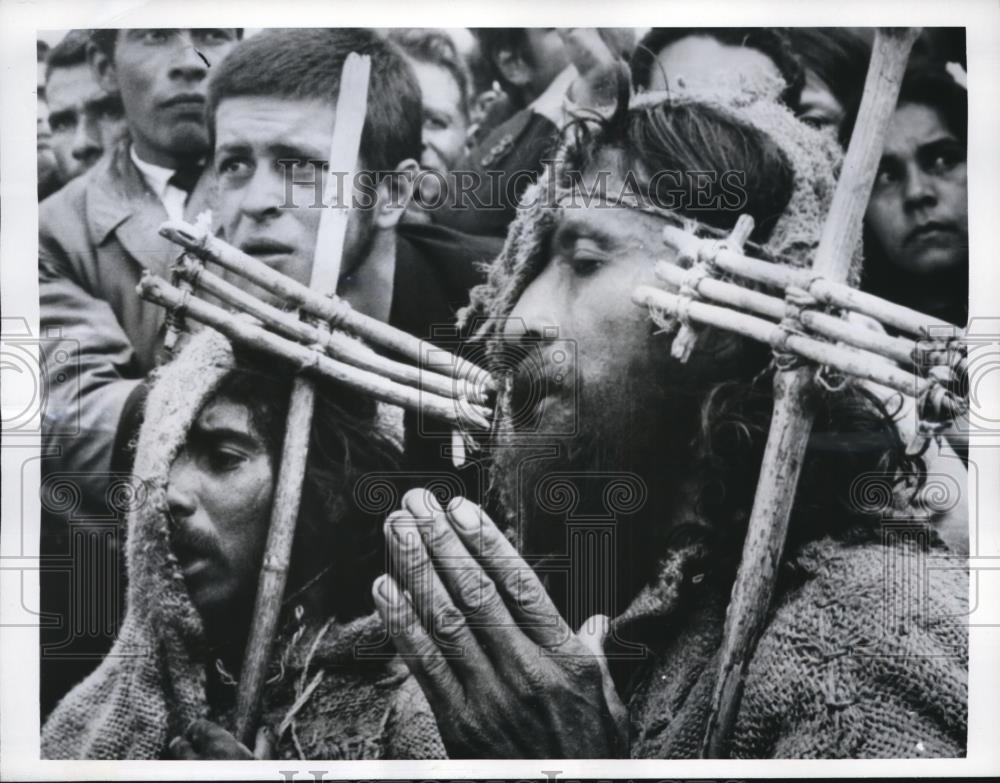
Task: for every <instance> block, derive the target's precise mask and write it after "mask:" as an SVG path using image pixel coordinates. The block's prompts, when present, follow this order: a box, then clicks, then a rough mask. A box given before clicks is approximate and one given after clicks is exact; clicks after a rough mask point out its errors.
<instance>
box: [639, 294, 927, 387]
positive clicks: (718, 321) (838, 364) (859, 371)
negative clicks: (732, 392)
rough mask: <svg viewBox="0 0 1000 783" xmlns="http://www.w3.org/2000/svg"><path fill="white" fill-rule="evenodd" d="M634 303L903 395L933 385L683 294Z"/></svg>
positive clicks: (874, 359)
mask: <svg viewBox="0 0 1000 783" xmlns="http://www.w3.org/2000/svg"><path fill="white" fill-rule="evenodd" d="M633 301H634V302H635V303H636V304H638V305H641V306H644V307H657V308H660V309H661V310H664V311H665V312H667V313H670V314H671V315H674V316H677V315H678V314H680V313H681V312H684V313H686V315H687V317H689V318H690V319H691V320H692V321H696V322H697V323H699V324H703V325H706V326H715V327H717V328H720V329H725V330H726V331H730V332H735V333H737V334H742V335H744V336H745V337H750V338H751V339H754V340H757V341H758V342H762V343H766V344H768V345H771V346H773V347H774V348H776V349H777V350H780V351H787V352H788V353H794V354H796V355H798V356H801V357H803V358H804V359H808V360H809V361H811V362H815V363H816V364H820V365H823V364H825V365H827V366H828V367H832V368H833V369H835V370H837V371H838V372H842V373H844V374H846V375H851V376H854V377H855V378H864V379H865V380H869V381H874V382H875V383H881V384H882V385H883V386H888V387H889V388H890V389H894V390H895V391H898V392H901V393H902V394H907V395H910V396H913V397H915V396H918V395H919V394H921V393H922V392H924V391H925V390H926V389H927V386H928V384H929V381H927V380H924V379H922V378H918V377H917V376H915V375H914V374H913V373H911V372H906V371H904V370H901V369H900V368H899V367H897V366H896V365H895V364H893V363H892V362H890V361H888V360H887V359H885V358H884V357H882V356H879V355H878V354H875V353H870V352H868V351H858V350H854V349H851V348H844V347H842V346H839V345H834V344H833V343H828V342H823V341H821V340H817V339H815V338H813V337H809V336H807V335H804V334H795V333H790V332H787V331H786V330H785V329H783V328H782V327H781V326H779V325H778V324H775V323H772V322H771V321H765V320H763V319H762V318H757V317H755V316H752V315H747V314H746V313H741V312H738V311H736V310H730V309H728V308H725V307H719V306H718V305H714V304H709V303H708V302H699V301H698V300H694V301H690V302H686V301H685V300H684V297H682V296H680V295H679V294H674V293H670V292H669V291H663V290H661V289H659V288H653V287H652V286H638V287H636V290H635V292H634V294H633Z"/></svg>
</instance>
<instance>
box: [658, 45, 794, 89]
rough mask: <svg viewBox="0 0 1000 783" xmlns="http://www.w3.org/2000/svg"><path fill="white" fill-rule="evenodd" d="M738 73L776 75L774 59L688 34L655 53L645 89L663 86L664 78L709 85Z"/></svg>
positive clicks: (688, 83)
mask: <svg viewBox="0 0 1000 783" xmlns="http://www.w3.org/2000/svg"><path fill="white" fill-rule="evenodd" d="M738 75H744V76H746V77H748V78H751V79H755V78H760V77H761V76H769V77H775V78H780V77H781V72H780V71H779V70H778V66H777V65H775V64H774V61H773V60H772V59H771V58H770V57H768V56H767V55H766V54H764V53H763V52H761V51H759V50H757V49H753V48H751V47H749V46H730V45H728V44H724V43H722V42H720V41H718V40H716V39H715V38H712V37H711V36H708V35H689V36H688V37H686V38H681V39H680V40H678V41H674V42H673V43H672V44H669V45H668V46H665V47H664V48H663V49H661V50H660V51H659V53H658V54H657V55H656V62H655V63H654V64H653V69H652V72H651V73H650V75H649V90H651V91H658V90H665V89H667V79H670V80H671V81H673V80H675V79H677V77H681V78H682V79H683V80H684V83H685V84H686V85H687V86H688V87H694V86H709V87H710V86H713V85H715V84H716V83H718V82H719V80H720V79H722V80H727V81H731V80H732V79H734V78H736V77H737V76H738Z"/></svg>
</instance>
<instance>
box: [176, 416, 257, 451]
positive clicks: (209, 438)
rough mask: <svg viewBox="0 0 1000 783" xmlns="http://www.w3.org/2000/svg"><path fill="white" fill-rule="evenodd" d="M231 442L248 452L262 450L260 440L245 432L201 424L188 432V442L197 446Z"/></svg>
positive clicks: (196, 423)
mask: <svg viewBox="0 0 1000 783" xmlns="http://www.w3.org/2000/svg"><path fill="white" fill-rule="evenodd" d="M220 440H230V441H233V442H235V443H237V444H239V445H241V446H243V447H244V448H246V449H248V450H256V449H260V448H261V444H260V440H259V439H258V438H255V437H254V436H253V435H251V434H250V433H248V432H246V431H244V430H237V429H234V428H232V427H225V426H221V427H206V426H205V425H204V424H201V423H200V422H195V423H194V424H193V425H191V430H190V431H189V432H188V441H189V442H191V441H193V442H194V443H195V444H198V445H204V444H206V443H208V442H213V441H220Z"/></svg>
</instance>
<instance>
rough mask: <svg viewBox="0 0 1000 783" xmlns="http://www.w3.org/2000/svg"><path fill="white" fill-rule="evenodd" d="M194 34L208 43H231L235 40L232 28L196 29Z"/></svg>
mask: <svg viewBox="0 0 1000 783" xmlns="http://www.w3.org/2000/svg"><path fill="white" fill-rule="evenodd" d="M193 36H194V37H195V38H196V39H197V40H199V41H203V42H205V43H206V44H211V45H217V44H223V43H229V42H230V41H232V40H233V34H232V32H231V31H230V30H225V29H222V28H209V29H207V30H194V31H193Z"/></svg>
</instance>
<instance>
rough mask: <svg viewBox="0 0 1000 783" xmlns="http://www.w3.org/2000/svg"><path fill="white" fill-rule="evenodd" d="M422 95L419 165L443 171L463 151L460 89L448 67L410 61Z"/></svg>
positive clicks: (462, 118)
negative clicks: (421, 146) (421, 142)
mask: <svg viewBox="0 0 1000 783" xmlns="http://www.w3.org/2000/svg"><path fill="white" fill-rule="evenodd" d="M410 65H411V67H412V68H413V72H414V73H415V74H416V76H417V81H418V82H419V83H420V92H421V93H422V95H423V105H424V127H423V135H422V140H423V146H424V148H423V152H422V154H421V156H420V165H421V166H422V167H423V168H425V169H432V170H436V171H441V172H446V171H449V170H450V169H451V167H452V166H453V165H454V164H455V161H457V160H458V157H459V156H460V155H461V154H462V148H463V146H464V145H465V133H466V130H467V129H468V124H469V123H468V120H467V118H466V116H465V114H464V113H463V111H462V91H461V90H460V89H459V86H458V82H456V81H455V77H454V76H452V75H451V72H450V71H449V70H448V69H447V68H443V67H442V66H440V65H434V64H433V63H425V62H420V61H419V60H411V61H410Z"/></svg>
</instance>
